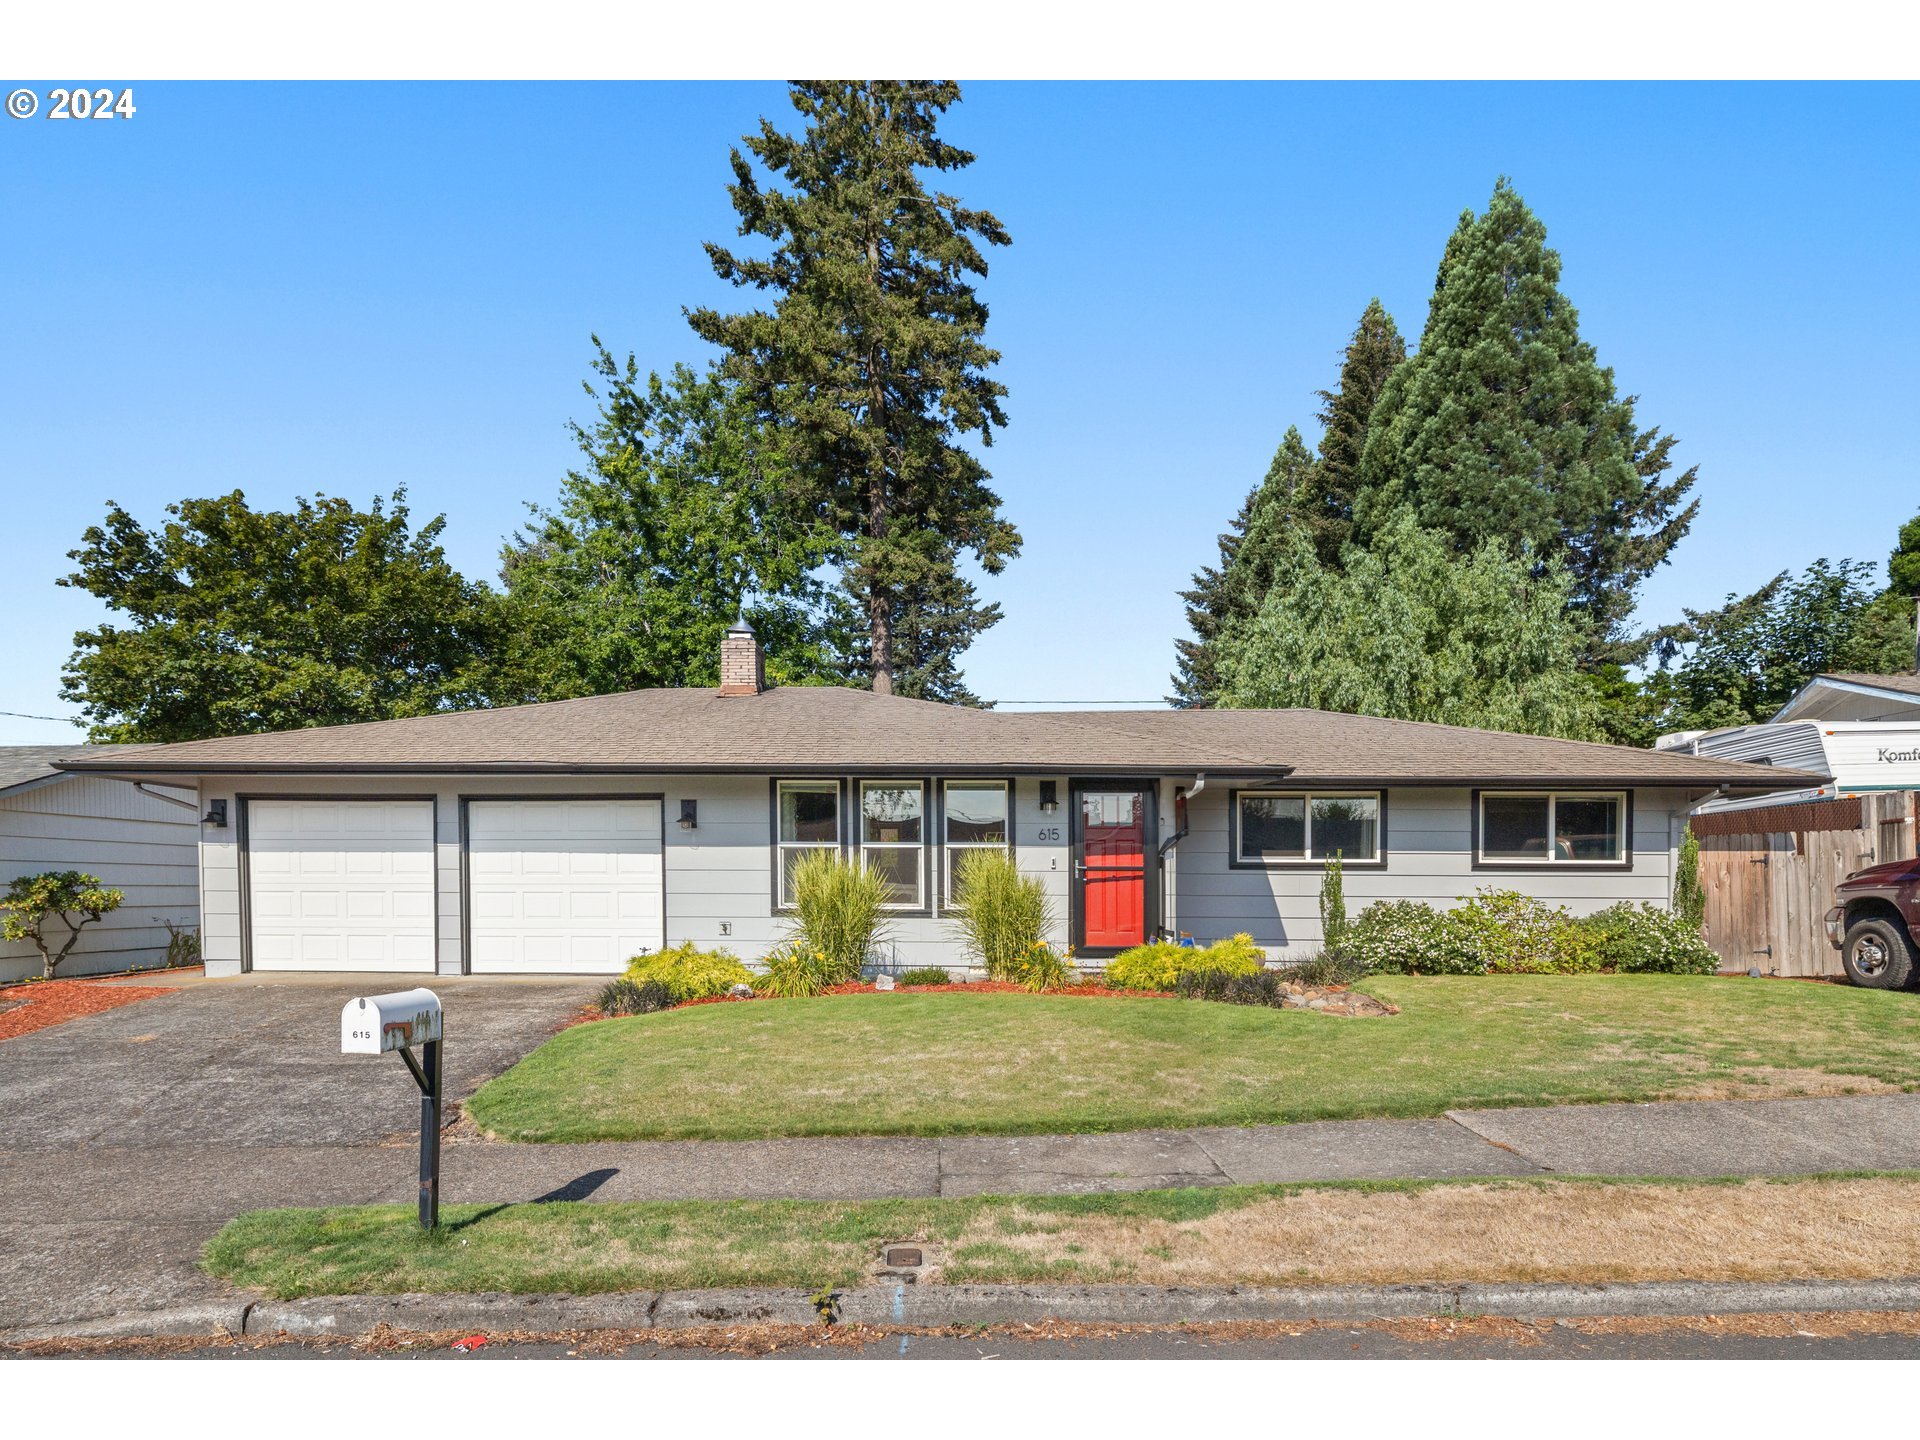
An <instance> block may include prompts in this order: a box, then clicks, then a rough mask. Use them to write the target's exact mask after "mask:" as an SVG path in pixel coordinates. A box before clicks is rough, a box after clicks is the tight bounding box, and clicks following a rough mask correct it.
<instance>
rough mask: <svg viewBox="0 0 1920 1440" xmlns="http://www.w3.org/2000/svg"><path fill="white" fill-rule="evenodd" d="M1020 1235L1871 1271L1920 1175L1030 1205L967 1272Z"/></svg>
mask: <svg viewBox="0 0 1920 1440" xmlns="http://www.w3.org/2000/svg"><path fill="white" fill-rule="evenodd" d="M976 1244H977V1245H980V1246H981V1247H982V1251H981V1253H980V1254H979V1258H978V1259H974V1260H970V1259H969V1256H968V1250H969V1247H970V1246H971V1245H976ZM1069 1247H1073V1248H1069ZM1007 1251H1013V1252H1015V1253H1016V1254H1017V1255H1019V1256H1020V1257H1021V1258H1022V1260H1024V1261H1026V1262H1027V1263H1029V1264H1031V1265H1034V1266H1036V1267H1045V1268H1047V1269H1049V1270H1057V1273H1059V1274H1061V1275H1062V1276H1065V1275H1067V1274H1070V1273H1075V1272H1078V1273H1079V1274H1080V1275H1081V1276H1085V1277H1091V1276H1097V1277H1099V1278H1102V1279H1107V1278H1112V1279H1124V1280H1129V1281H1133V1282H1137V1283H1143V1284H1158V1285H1230V1284H1237V1285H1308V1284H1312V1285H1335V1284H1359V1285H1365V1284H1399V1283H1419V1282H1426V1281H1432V1282H1440V1283H1445V1282H1467V1281H1482V1282H1547V1281H1558V1282H1565V1283H1575V1284H1584V1283H1596V1282H1603V1281H1604V1282H1631V1281H1645V1280H1779V1279H1789V1278H1799V1279H1869V1278H1878V1277H1883V1276H1899V1275H1911V1274H1916V1273H1920V1182H1916V1181H1912V1180H1901V1179H1865V1180H1808V1181H1793V1182H1784V1183H1781V1182H1769V1181H1748V1182H1745V1183H1742V1184H1738V1185H1689V1186H1682V1185H1653V1184H1610V1185H1601V1184H1591V1183H1585V1184H1573V1183H1552V1182H1549V1183H1545V1184H1540V1183H1532V1182H1505V1183H1502V1182H1491V1183H1485V1184H1474V1185H1447V1186H1437V1187H1434V1188H1431V1189H1423V1190H1415V1191H1376V1192H1367V1191H1358V1190H1341V1189H1326V1190H1308V1191H1302V1192H1299V1193H1296V1194H1291V1195H1285V1196H1280V1197H1276V1198H1273V1199H1266V1200H1259V1201H1255V1202H1254V1203H1253V1204H1251V1205H1245V1206H1240V1207H1237V1208H1234V1209H1230V1210H1222V1211H1219V1212H1217V1213H1215V1214H1213V1215H1210V1216H1208V1217H1206V1218H1204V1219H1197V1220H1189V1221H1168V1220H1159V1219H1143V1218H1134V1217H1119V1216H1103V1215H1079V1216H1073V1217H1071V1218H1068V1217H1063V1216H1061V1215H1059V1214H1048V1213H1046V1212H1045V1211H1044V1210H1035V1211H1032V1212H1026V1211H1023V1210H1018V1209H1016V1210H1015V1211H1013V1212H1011V1213H1008V1212H1005V1211H1002V1212H1000V1213H999V1214H997V1215H993V1216H989V1217H982V1218H981V1219H980V1220H978V1221H976V1222H975V1223H974V1224H973V1225H971V1226H970V1227H969V1228H968V1229H967V1230H966V1231H965V1232H964V1233H963V1234H962V1235H961V1236H960V1237H959V1238H958V1239H957V1240H955V1241H954V1242H953V1243H952V1244H951V1245H950V1246H949V1247H948V1251H947V1253H948V1257H949V1258H948V1275H949V1278H950V1279H953V1280H959V1279H963V1278H965V1279H974V1278H978V1279H986V1278H988V1273H987V1272H991V1271H992V1270H994V1269H995V1268H997V1266H996V1262H995V1259H994V1258H993V1253H992V1252H998V1253H999V1254H1000V1255H1002V1256H1004V1255H1005V1252H1007ZM975 1272H978V1273H975Z"/></svg>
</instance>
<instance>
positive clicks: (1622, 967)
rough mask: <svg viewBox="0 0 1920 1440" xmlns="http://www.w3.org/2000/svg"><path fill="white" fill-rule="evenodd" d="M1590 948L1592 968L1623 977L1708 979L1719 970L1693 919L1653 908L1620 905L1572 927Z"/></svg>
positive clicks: (1716, 957) (1716, 958)
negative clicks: (1648, 975)
mask: <svg viewBox="0 0 1920 1440" xmlns="http://www.w3.org/2000/svg"><path fill="white" fill-rule="evenodd" d="M1576 923H1577V925H1578V927H1579V929H1580V931H1581V932H1582V934H1583V935H1584V936H1585V937H1587V941H1588V943H1589V944H1590V945H1591V946H1592V948H1593V950H1594V952H1595V955H1596V956H1597V961H1596V965H1595V968H1597V969H1598V968H1605V969H1608V970H1617V971H1619V972H1620V973H1622V974H1663V975H1711V974H1713V972H1714V971H1715V970H1717V969H1719V968H1720V957H1719V956H1718V955H1716V954H1714V953H1713V951H1712V949H1710V948H1709V947H1708V945H1707V942H1706V941H1705V940H1702V939H1701V938H1700V930H1699V928H1698V926H1697V925H1696V924H1695V923H1694V921H1693V919H1692V917H1690V916H1687V915H1675V914H1672V913H1670V912H1668V911H1666V910H1662V909H1661V908H1660V907H1659V906H1657V905H1647V904H1640V905H1632V904H1629V903H1628V902H1626V901H1624V900H1623V901H1621V902H1620V903H1619V904H1618V905H1610V906H1608V907H1607V908H1606V909H1605V910H1602V911H1600V912H1599V913H1598V914H1596V915H1589V916H1587V917H1586V918H1585V919H1584V920H1580V921H1578V922H1576Z"/></svg>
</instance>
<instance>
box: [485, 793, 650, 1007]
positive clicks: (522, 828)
mask: <svg viewBox="0 0 1920 1440" xmlns="http://www.w3.org/2000/svg"><path fill="white" fill-rule="evenodd" d="M660 841H661V812H660V802H659V801H658V800H471V801H469V802H468V803H467V894H468V904H467V923H468V926H469V927H470V930H469V935H470V938H469V941H468V945H469V950H468V954H469V957H470V959H471V962H472V968H473V970H474V973H476V974H488V973H513V972H522V973H533V974H541V973H551V974H562V975H565V974H596V975H609V974H614V973H617V972H618V971H621V970H624V969H625V968H626V965H627V961H628V960H630V959H632V958H633V956H634V955H636V954H638V953H639V952H640V951H641V950H642V949H647V950H658V949H659V948H660V947H661V945H662V943H663V938H664V935H665V930H666V924H665V889H664V882H663V878H662V866H661V853H660Z"/></svg>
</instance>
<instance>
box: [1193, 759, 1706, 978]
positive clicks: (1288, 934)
mask: <svg viewBox="0 0 1920 1440" xmlns="http://www.w3.org/2000/svg"><path fill="white" fill-rule="evenodd" d="M1472 794H1473V792H1472V791H1471V790H1467V789H1452V788H1427V787H1420V788H1406V789H1391V790H1389V791H1388V792H1387V827H1386V828H1387V847H1386V848H1387V857H1386V863H1385V864H1384V865H1379V866H1349V867H1348V868H1347V870H1346V872H1345V876H1344V881H1345V890H1346V897H1347V913H1348V914H1350V915H1354V914H1358V913H1359V912H1360V911H1361V910H1362V909H1364V908H1365V907H1366V906H1367V905H1369V904H1371V903H1372V902H1374V901H1375V900H1421V901H1425V902H1427V903H1428V904H1431V905H1436V906H1442V907H1447V906H1451V905H1452V904H1454V903H1455V902H1456V901H1457V900H1460V899H1463V898H1466V897H1470V896H1471V895H1473V893H1474V892H1475V891H1477V890H1480V889H1484V888H1498V889H1503V890H1518V891H1520V892H1521V893H1522V894H1526V895H1533V896H1536V897H1537V898H1539V899H1541V900H1544V901H1546V902H1547V903H1549V904H1553V905H1564V906H1566V907H1567V908H1568V909H1569V910H1571V911H1573V912H1574V913H1575V914H1587V913H1590V912H1592V911H1594V910H1600V909H1604V908H1605V907H1606V906H1608V905H1612V904H1614V903H1615V902H1617V901H1620V900H1632V901H1649V902H1652V903H1654V904H1661V905H1664V904H1666V903H1667V901H1668V899H1669V897H1670V895H1671V894H1672V890H1673V857H1674V846H1675V843H1676V841H1677V836H1678V827H1677V822H1676V816H1680V815H1684V814H1685V808H1686V807H1685V796H1684V795H1680V794H1675V793H1673V792H1669V791H1663V790H1640V791H1636V792H1635V794H1634V814H1633V866H1632V868H1631V869H1623V870H1612V871H1600V870H1581V869H1561V868H1556V867H1552V866H1538V867H1515V868H1511V869H1484V870H1479V869H1475V868H1474V865H1473V848H1472V847H1473V839H1472V836H1473V831H1472V823H1473V822H1472V808H1471V807H1472V803H1473V800H1472ZM1228 804H1229V800H1228V788H1227V787H1224V786H1223V787H1221V788H1220V789H1218V790H1215V789H1208V790H1206V791H1204V792H1203V793H1202V794H1201V795H1200V796H1199V797H1198V798H1197V799H1195V800H1193V801H1192V802H1191V803H1190V805H1189V808H1188V821H1187V823H1188V826H1189V830H1190V833H1189V835H1188V837H1187V839H1186V840H1184V841H1183V842H1182V843H1181V845H1180V847H1179V849H1178V850H1177V851H1176V852H1175V855H1176V864H1177V878H1176V880H1175V884H1174V890H1175V896H1176V907H1177V925H1178V928H1179V929H1181V930H1183V931H1185V932H1187V933H1188V934H1191V935H1192V936H1193V937H1194V938H1195V939H1197V940H1200V941H1202V942H1205V941H1209V940H1216V939H1219V938H1221V937H1222V936H1225V935H1230V934H1233V933H1234V932H1236V931H1245V932H1247V933H1248V934H1251V935H1252V936H1253V938H1254V939H1255V940H1257V941H1259V942H1260V943H1261V944H1262V945H1264V946H1266V947H1267V948H1268V949H1269V950H1270V951H1271V952H1272V953H1273V954H1274V955H1275V956H1276V957H1279V956H1285V955H1287V954H1288V953H1289V952H1291V953H1292V954H1295V955H1298V954H1301V953H1305V952H1307V951H1311V950H1313V949H1315V948H1317V947H1318V946H1319V945H1320V943H1321V939H1322V935H1321V927H1320V882H1321V877H1322V874H1323V870H1322V867H1320V866H1318V865H1289V866H1276V867H1274V868H1272V869H1264V870H1262V869H1245V870H1237V869H1234V868H1232V867H1231V866H1229V864H1228V863H1227V861H1228V854H1227V852H1228V848H1229V830H1228V813H1229V812H1228Z"/></svg>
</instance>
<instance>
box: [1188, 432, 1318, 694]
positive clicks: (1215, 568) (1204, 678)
mask: <svg viewBox="0 0 1920 1440" xmlns="http://www.w3.org/2000/svg"><path fill="white" fill-rule="evenodd" d="M1313 470H1314V459H1313V452H1312V451H1311V450H1309V449H1308V448H1307V442H1306V441H1305V440H1304V439H1302V438H1301V435H1300V430H1299V427H1298V426H1294V425H1289V426H1288V427H1287V433H1286V435H1285V436H1283V437H1282V439H1281V441H1280V448H1279V449H1278V450H1276V451H1275V452H1274V456H1273V460H1272V462H1271V463H1270V464H1269V465H1268V466H1267V473H1266V478H1265V479H1263V480H1262V481H1261V482H1260V483H1259V484H1258V485H1256V486H1254V487H1253V489H1251V490H1249V491H1248V492H1247V498H1246V499H1245V500H1243V501H1242V502H1241V504H1240V509H1239V512H1238V513H1237V514H1235V516H1234V517H1233V519H1232V520H1231V521H1229V522H1228V525H1227V529H1226V531H1225V532H1224V533H1223V534H1222V535H1221V536H1220V539H1219V550H1220V558H1219V563H1218V564H1217V565H1207V566H1204V567H1202V568H1201V569H1200V570H1199V571H1197V572H1196V573H1195V574H1194V577H1193V586H1192V588H1191V589H1188V590H1182V591H1181V592H1180V598H1181V599H1182V600H1183V601H1185V602H1186V607H1187V625H1188V627H1189V628H1190V629H1191V630H1192V631H1193V636H1192V638H1191V639H1180V640H1176V641H1174V655H1175V664H1174V672H1173V693H1172V694H1171V695H1169V696H1168V697H1167V699H1168V701H1169V702H1170V703H1171V704H1173V705H1174V706H1176V707H1178V708H1179V709H1182V710H1197V709H1205V708H1207V707H1209V706H1212V705H1215V704H1217V703H1218V702H1219V697H1220V654H1219V651H1220V645H1221V640H1222V636H1223V634H1224V633H1225V631H1226V630H1227V628H1228V627H1229V626H1230V625H1232V624H1233V623H1235V622H1236V621H1242V620H1246V619H1249V618H1251V617H1252V615H1253V614H1254V612H1255V611H1257V610H1258V609H1259V608H1260V602H1261V601H1262V600H1263V599H1264V598H1265V596H1266V591H1267V587H1268V586H1269V585H1271V584H1272V583H1273V568H1274V564H1275V562H1276V559H1277V557H1278V554H1279V551H1280V549H1281V547H1282V546H1283V544H1284V543H1285V537H1286V534H1287V532H1288V530H1289V529H1290V528H1291V527H1292V526H1293V525H1294V524H1296V523H1297V521H1298V517H1299V511H1300V506H1301V503H1302V499H1303V497H1304V496H1305V495H1306V494H1308V493H1309V491H1310V488H1311V486H1312V472H1313Z"/></svg>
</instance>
